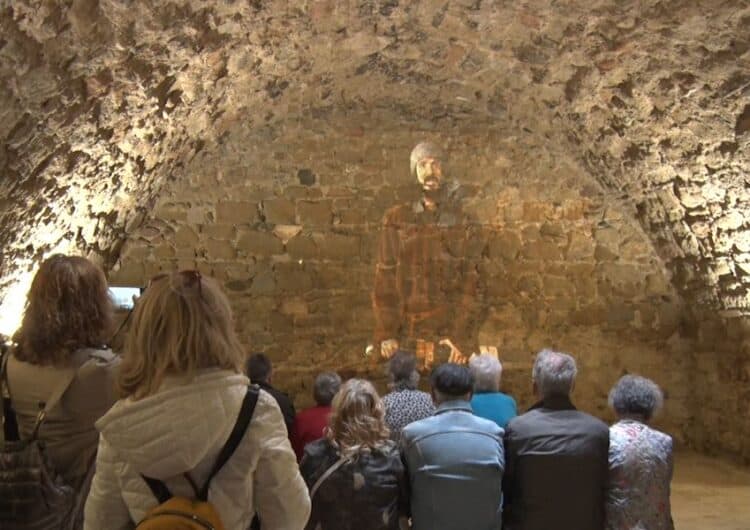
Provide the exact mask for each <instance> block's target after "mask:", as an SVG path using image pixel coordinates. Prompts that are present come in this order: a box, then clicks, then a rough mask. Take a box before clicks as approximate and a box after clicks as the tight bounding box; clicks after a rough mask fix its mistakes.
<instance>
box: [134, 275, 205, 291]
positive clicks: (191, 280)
mask: <svg viewBox="0 0 750 530" xmlns="http://www.w3.org/2000/svg"><path fill="white" fill-rule="evenodd" d="M176 274H177V275H178V276H179V277H180V278H181V280H182V285H181V286H182V287H188V288H190V287H193V286H194V285H197V286H198V296H201V295H202V294H203V292H202V290H201V279H202V278H203V276H201V273H200V271H196V270H184V271H179V272H177V273H176ZM171 275H172V274H170V273H166V272H161V273H159V274H157V275H156V276H154V277H152V278H151V279H150V280H149V281H148V285H147V286H146V289H148V288H149V287H151V285H153V284H154V282H158V281H159V280H163V279H164V278H169V277H170V276H171Z"/></svg>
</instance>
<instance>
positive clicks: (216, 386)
mask: <svg viewBox="0 0 750 530" xmlns="http://www.w3.org/2000/svg"><path fill="white" fill-rule="evenodd" d="M248 384H249V381H248V379H247V378H246V377H245V376H243V375H239V374H234V373H232V372H229V371H223V370H206V371H204V372H201V373H200V375H198V376H197V377H196V378H195V379H193V380H192V381H187V380H186V379H185V378H177V377H168V378H166V379H165V381H164V384H163V385H162V388H161V389H160V390H159V392H158V393H157V394H155V395H153V396H149V397H147V398H144V399H141V400H138V401H133V400H131V399H125V400H120V401H118V402H117V403H116V404H115V405H114V406H113V407H112V409H110V411H109V412H108V413H107V414H105V415H104V416H103V417H102V418H101V419H100V420H99V421H98V422H97V424H96V426H97V428H98V429H99V431H100V433H101V437H100V440H99V453H98V455H97V459H96V474H95V476H94V481H93V484H92V486H91V492H90V494H89V497H88V500H87V501H86V511H85V519H84V530H104V529H106V530H119V529H126V528H132V527H133V522H138V521H140V520H141V519H143V517H144V515H145V514H146V512H147V511H148V510H149V509H151V508H153V507H154V506H156V505H157V504H158V502H157V500H156V498H155V497H154V495H153V494H152V493H151V490H150V489H149V488H148V486H147V485H146V483H145V482H144V481H143V479H142V478H141V474H143V475H146V476H149V477H154V478H158V479H161V480H163V481H164V482H165V483H166V485H167V486H168V487H169V489H170V491H171V492H172V494H173V495H184V496H187V497H193V490H192V489H191V487H190V484H189V483H188V482H187V480H186V479H185V478H184V477H183V476H182V474H183V473H184V472H186V471H189V472H190V475H191V477H192V478H193V479H194V480H195V482H196V483H198V484H203V482H204V481H205V479H206V477H207V475H208V473H209V472H210V468H211V466H212V465H213V463H214V461H215V460H216V457H217V456H218V454H219V451H220V450H221V448H222V446H223V445H224V443H225V442H226V440H227V438H228V437H229V433H230V432H231V430H232V428H233V427H234V424H235V422H236V420H237V416H238V415H239V410H240V406H241V404H242V400H243V399H244V397H245V392H246V390H247V385H248ZM208 500H209V502H211V503H212V504H213V505H214V506H215V507H216V509H217V510H218V512H219V514H220V516H221V518H222V521H223V522H224V525H225V527H226V528H227V530H246V529H247V528H248V527H249V526H250V522H251V520H252V518H253V514H254V513H255V512H256V510H257V512H258V514H259V516H260V518H261V519H262V521H263V529H264V530H301V529H302V528H304V526H305V523H306V522H307V518H308V516H309V514H310V498H309V496H308V493H307V487H306V486H305V483H304V481H303V480H302V477H301V476H300V473H299V468H298V467H297V462H296V458H295V456H294V452H293V451H292V448H291V446H290V445H289V441H288V438H287V433H286V427H285V426H284V420H283V418H282V416H281V412H280V411H279V407H278V405H277V404H276V401H275V400H274V399H273V398H272V397H271V396H270V395H269V394H267V393H266V392H263V391H261V393H260V397H259V398H258V404H257V405H256V408H255V413H254V414H253V417H252V421H251V422H250V425H249V426H248V429H247V432H246V433H245V437H244V438H243V439H242V442H241V443H240V445H239V447H237V450H236V451H235V453H234V455H233V456H232V458H231V459H229V461H228V462H227V463H226V464H225V465H224V467H223V468H222V469H221V471H219V473H218V474H217V475H216V476H215V477H214V479H213V481H212V482H211V487H210V489H209V494H208Z"/></svg>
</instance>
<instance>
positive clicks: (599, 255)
mask: <svg viewBox="0 0 750 530" xmlns="http://www.w3.org/2000/svg"><path fill="white" fill-rule="evenodd" d="M618 258H619V256H618V254H617V253H616V252H613V251H612V250H611V249H609V248H608V247H605V246H604V245H596V248H595V249H594V259H595V260H596V261H616V260H617V259H618Z"/></svg>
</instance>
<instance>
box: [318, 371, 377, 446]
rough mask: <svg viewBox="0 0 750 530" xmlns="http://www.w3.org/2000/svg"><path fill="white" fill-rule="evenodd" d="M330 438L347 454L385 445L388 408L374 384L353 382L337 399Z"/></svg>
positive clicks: (342, 389)
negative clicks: (386, 408)
mask: <svg viewBox="0 0 750 530" xmlns="http://www.w3.org/2000/svg"><path fill="white" fill-rule="evenodd" d="M329 426H330V429H329V430H328V433H327V435H326V436H327V437H328V439H329V440H331V442H333V443H334V444H335V445H336V446H337V447H339V449H340V450H341V451H342V452H343V453H345V454H346V453H354V452H358V451H361V450H363V449H375V448H377V447H382V446H383V445H385V443H386V442H387V440H388V439H389V437H388V435H389V431H388V428H387V427H386V425H385V408H384V406H383V402H382V401H381V400H380V396H379V395H378V393H377V391H376V390H375V387H374V386H372V383H370V382H369V381H366V380H364V379H349V380H348V381H347V382H346V383H344V384H343V385H341V388H340V390H339V391H338V393H337V394H336V396H335V397H334V398H333V403H332V411H331V417H330V420H329Z"/></svg>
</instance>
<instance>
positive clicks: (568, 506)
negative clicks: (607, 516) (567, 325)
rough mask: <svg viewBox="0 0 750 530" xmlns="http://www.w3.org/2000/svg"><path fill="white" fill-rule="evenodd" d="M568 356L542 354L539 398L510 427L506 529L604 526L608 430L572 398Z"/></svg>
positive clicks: (572, 367)
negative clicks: (574, 403) (576, 404)
mask: <svg viewBox="0 0 750 530" xmlns="http://www.w3.org/2000/svg"><path fill="white" fill-rule="evenodd" d="M577 371H578V370H577V367H576V362H575V360H574V359H573V357H571V356H570V355H567V354H565V353H558V352H554V351H551V350H544V351H541V352H540V353H539V354H538V355H537V356H536V361H535V362H534V370H533V375H532V381H533V385H534V392H535V394H536V396H537V397H538V398H539V402H538V403H537V404H536V405H534V406H533V407H532V408H531V410H529V411H528V412H527V413H525V414H523V415H521V416H517V417H516V418H513V419H512V420H510V422H509V423H508V425H507V426H506V429H505V457H506V468H505V476H504V478H503V494H504V496H505V508H504V512H503V528H504V529H505V530H550V529H551V528H556V529H560V530H602V528H604V502H605V491H606V485H607V466H608V464H607V458H608V451H609V429H608V427H607V425H606V424H605V423H604V422H602V421H600V420H598V419H596V418H594V417H593V416H590V415H589V414H586V413H585V412H580V411H578V410H576V408H575V406H573V403H572V402H571V400H570V393H571V391H572V390H573V386H574V385H575V378H576V374H577Z"/></svg>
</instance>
